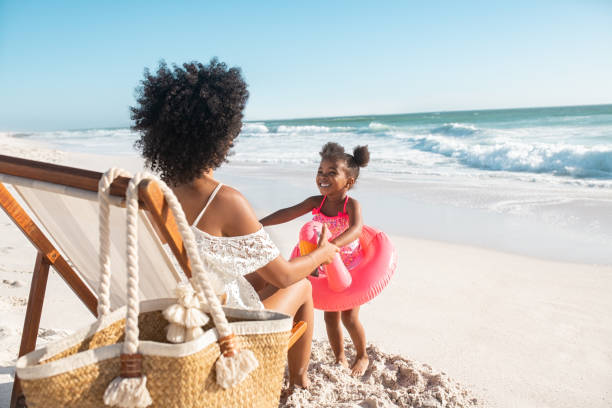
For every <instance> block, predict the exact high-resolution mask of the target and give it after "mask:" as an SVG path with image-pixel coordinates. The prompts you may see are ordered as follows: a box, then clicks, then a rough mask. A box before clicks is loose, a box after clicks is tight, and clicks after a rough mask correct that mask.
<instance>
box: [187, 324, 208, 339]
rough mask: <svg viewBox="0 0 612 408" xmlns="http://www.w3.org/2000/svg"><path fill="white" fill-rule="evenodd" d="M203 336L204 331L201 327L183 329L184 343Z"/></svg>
mask: <svg viewBox="0 0 612 408" xmlns="http://www.w3.org/2000/svg"><path fill="white" fill-rule="evenodd" d="M203 334H204V330H202V328H201V327H189V328H187V329H185V341H186V342H187V341H191V340H194V339H197V338H198V337H200V336H201V335H203Z"/></svg>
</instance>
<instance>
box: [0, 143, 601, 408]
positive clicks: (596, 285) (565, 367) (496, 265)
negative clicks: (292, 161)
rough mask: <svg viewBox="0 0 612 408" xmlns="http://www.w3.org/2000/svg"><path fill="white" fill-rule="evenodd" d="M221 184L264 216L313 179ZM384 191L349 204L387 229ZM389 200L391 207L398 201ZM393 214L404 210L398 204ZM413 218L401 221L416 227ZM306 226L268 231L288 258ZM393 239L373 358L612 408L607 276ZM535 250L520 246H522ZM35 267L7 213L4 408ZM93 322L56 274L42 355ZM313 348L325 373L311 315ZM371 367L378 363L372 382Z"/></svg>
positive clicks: (492, 397) (260, 173) (513, 395)
mask: <svg viewBox="0 0 612 408" xmlns="http://www.w3.org/2000/svg"><path fill="white" fill-rule="evenodd" d="M11 143H12V144H11V145H10V146H9V145H7V146H6V149H5V146H4V145H3V154H13V155H21V156H25V157H28V158H34V159H44V160H48V161H55V162H59V163H62V164H68V165H76V166H81V167H87V168H90V169H94V170H99V171H104V170H106V168H107V167H108V164H109V163H111V162H112V163H113V164H116V165H119V166H122V167H124V168H127V169H128V170H131V171H136V170H138V169H139V167H140V166H141V163H140V162H139V161H138V160H136V159H134V158H129V157H120V158H111V159H109V158H104V157H96V156H86V155H82V154H74V153H60V152H54V151H51V152H49V151H45V150H42V149H41V150H36V152H37V153H32V150H30V149H28V148H27V145H23V146H20V145H16V144H15V143H14V142H11ZM24 143H25V142H24ZM218 176H219V178H220V179H223V180H224V181H225V182H226V183H227V184H231V185H234V186H235V187H237V188H238V189H240V190H241V191H243V192H244V194H245V195H246V196H247V198H248V199H249V200H250V202H251V203H252V205H253V207H254V208H255V210H256V212H257V214H258V215H261V216H263V215H265V214H267V213H268V212H270V211H272V210H275V209H277V208H279V207H282V206H285V205H287V204H289V203H292V202H295V201H297V200H298V199H300V198H304V197H303V191H300V186H304V185H308V186H309V185H310V184H311V181H310V175H309V174H308V173H306V172H304V173H296V174H291V175H290V177H289V176H284V177H286V178H284V179H283V181H284V182H286V184H287V186H286V188H284V189H282V190H279V188H278V184H279V183H277V182H275V179H274V178H272V177H269V174H268V173H267V172H266V171H264V170H257V169H249V170H248V171H245V170H243V169H242V170H241V169H236V168H232V166H231V165H226V166H225V167H224V168H223V170H222V171H220V172H219V173H218ZM291 183H294V184H293V185H290V184H291ZM378 191H379V190H377V186H376V185H373V184H369V183H367V182H366V183H363V184H362V185H361V186H360V187H359V188H358V189H356V190H355V193H354V195H355V196H356V197H358V198H360V197H364V202H365V203H366V204H364V208H365V211H367V212H366V214H365V219H366V223H371V224H372V225H375V226H381V227H382V228H383V229H384V227H385V225H387V226H389V224H390V223H392V222H393V219H392V218H391V219H390V217H389V216H388V214H387V216H386V217H385V213H384V211H382V210H380V208H381V207H380V206H379V207H378V208H376V207H375V205H374V204H372V205H370V206H368V205H367V203H368V202H369V201H368V200H369V199H368V197H369V196H370V195H376V193H377V192H378ZM299 194H302V196H298V195H299ZM386 198H387V201H390V202H393V200H394V196H393V194H392V193H390V194H389V195H386ZM381 205H382V204H381ZM396 205H400V204H397V200H396ZM415 211H416V210H414V209H413V211H411V212H405V213H402V217H404V218H406V219H418V218H419V216H420V214H419V213H418V212H415ZM303 221H304V220H303V219H299V220H295V221H293V222H291V223H288V224H284V225H281V226H277V227H273V228H270V233H271V235H272V237H273V239H274V240H275V242H276V243H277V244H278V246H279V247H280V249H281V252H282V253H283V254H285V255H287V254H288V253H289V252H290V250H291V248H292V246H293V245H294V244H295V236H296V234H297V231H298V229H299V226H300V225H301V223H302V222H303ZM415 222H416V221H415ZM458 225H461V222H460V221H458ZM490 228H494V226H490ZM387 230H388V231H389V232H390V236H391V239H392V241H393V243H394V244H395V246H396V249H397V252H398V255H399V263H398V265H399V266H398V269H397V272H396V274H395V276H394V277H393V279H392V281H391V283H390V284H389V286H388V287H387V288H386V289H385V291H383V293H382V294H381V295H380V296H378V297H377V298H376V299H374V300H373V301H371V302H370V303H368V304H367V305H364V306H363V307H362V309H361V310H362V311H361V316H362V321H363V324H364V327H365V329H366V335H367V338H368V342H370V343H371V344H372V346H371V347H373V348H372V350H374V349H375V350H376V352H378V351H384V352H385V353H389V354H390V355H401V358H402V359H405V360H406V361H410V362H411V364H416V365H418V366H419V367H422V366H423V365H426V366H428V367H430V369H431V372H432V373H434V374H435V373H444V376H445V378H448V379H449V384H451V382H450V381H451V379H452V384H460V386H459V385H457V387H460V389H466V390H469V391H470V393H471V394H473V396H474V398H476V399H477V400H478V403H479V404H481V405H482V406H487V407H500V408H501V407H556V408H563V407H568V408H569V407H587V406H588V407H602V408H603V407H609V406H610V405H611V404H612V346H611V345H612V314H611V313H610V310H612V297H611V296H610V292H611V291H612V266H610V265H609V264H605V263H602V264H587V263H578V262H569V261H559V260H551V259H543V258H544V257H542V258H537V257H533V256H526V255H524V254H523V255H519V254H515V253H510V252H504V251H500V250H495V249H491V248H488V247H487V246H486V245H483V246H476V245H473V242H471V241H470V240H465V242H454V243H450V242H443V241H440V240H431V239H424V238H422V237H415V236H413V235H410V234H409V233H400V232H401V231H398V230H397V228H391V227H389V228H387ZM532 239H533V238H532V237H528V236H526V237H525V241H526V242H528V241H530V240H532ZM578 250H579V251H582V250H583V249H582V248H579V249H578ZM547 258H548V257H547ZM34 259H35V251H34V249H33V248H32V246H31V245H30V244H29V242H28V241H27V240H26V239H25V237H23V236H22V234H21V233H20V232H19V231H18V230H17V228H16V227H15V226H14V225H13V224H12V223H11V222H10V220H9V219H8V218H7V217H6V215H5V214H4V213H3V212H1V213H0V313H1V316H2V318H1V319H0V407H7V406H8V403H9V399H10V391H11V387H12V381H13V375H14V374H13V373H14V364H15V360H16V356H17V352H18V348H19V339H20V334H21V327H22V324H23V316H24V313H25V307H26V302H27V296H28V290H29V284H30V278H31V271H32V268H33V265H34ZM91 320H92V317H91V315H89V313H88V312H87V310H86V309H85V307H84V306H82V305H81V304H80V303H79V302H78V301H77V298H76V297H75V296H74V295H73V294H72V293H71V292H70V290H69V289H68V288H67V287H66V285H65V284H64V283H63V282H62V281H61V279H60V278H59V277H58V276H57V274H56V273H52V274H51V276H50V279H49V286H48V289H47V296H46V298H45V304H44V308H43V316H42V321H41V330H40V335H39V344H42V343H43V342H45V341H49V340H53V339H57V338H60V337H61V336H62V335H65V334H66V333H69V332H71V331H73V330H75V329H77V328H79V327H81V326H83V325H84V324H86V323H87V322H90V321H91ZM315 338H316V339H317V340H319V342H318V343H317V344H319V346H318V347H317V349H316V350H317V351H316V353H315V356H314V357H315V358H316V359H318V360H316V363H317V364H319V366H317V367H320V366H321V364H323V365H325V364H324V363H321V361H324V360H325V358H324V356H325V352H326V351H325V347H326V343H325V341H324V340H325V328H324V323H323V320H322V314H321V313H317V315H316V326H315ZM317 353H318V354H317ZM381 361H382V360H381ZM381 364H382V363H381ZM406 364H408V363H406ZM374 368H375V365H374V364H372V366H371V369H370V373H369V375H373V374H372V369H374ZM379 368H380V367H379ZM319 371H320V370H319ZM319 371H317V373H319ZM317 375H319V374H317ZM432 375H433V374H432ZM317 378H319V377H317ZM453 386H455V385H453ZM302 397H303V395H302ZM304 398H306V400H307V399H308V396H306V397H304ZM368 398H369V397H368ZM368 398H366V397H364V398H362V399H361V400H359V401H354V402H353V403H352V404H353V405H350V404H349V405H346V406H387V405H384V404H387V403H390V402H388V401H387V400H386V399H384V398H382V397H380V398H378V397H377V396H376V395H374V396H372V398H369V399H368ZM377 398H378V399H377ZM385 398H386V397H385ZM311 402H312V401H311ZM304 404H306V403H304ZM313 404H314V405H312V406H317V405H316V403H313ZM296 406H297V405H296ZM319 406H324V404H320V405H319ZM448 406H451V405H450V404H449V405H448Z"/></svg>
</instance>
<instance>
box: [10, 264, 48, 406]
mask: <svg viewBox="0 0 612 408" xmlns="http://www.w3.org/2000/svg"><path fill="white" fill-rule="evenodd" d="M49 266H50V262H49V260H48V259H47V257H46V256H45V254H43V253H42V252H38V254H37V255H36V264H35V265H34V272H33V273H32V283H31V284H30V295H29V296H28V308H27V309H26V314H25V319H24V321H23V331H22V334H21V345H20V347H19V357H21V356H23V355H24V354H27V353H29V352H30V351H33V350H34V349H35V348H36V338H37V337H38V328H39V327H40V316H41V315H42V307H43V302H44V300H45V291H46V289H47V280H48V278H49ZM23 398H24V397H23V393H22V391H21V386H20V384H19V379H18V378H17V376H16V375H15V381H14V382H13V392H12V393H11V405H10V406H11V407H16V406H17V405H18V404H17V403H18V401H21V400H23Z"/></svg>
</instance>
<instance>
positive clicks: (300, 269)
mask: <svg viewBox="0 0 612 408" xmlns="http://www.w3.org/2000/svg"><path fill="white" fill-rule="evenodd" d="M330 236H331V233H330V232H329V229H328V228H327V226H326V225H324V226H323V230H322V232H321V238H320V240H319V246H318V247H317V249H315V250H314V251H312V252H311V253H309V254H308V255H304V256H300V257H297V258H293V259H291V260H290V261H287V260H286V259H285V258H283V257H282V256H278V257H276V258H275V259H273V260H272V261H271V262H270V263H268V264H267V265H266V266H264V267H262V268H260V269H258V270H257V273H258V274H259V276H261V277H262V278H263V279H264V280H266V281H267V282H269V283H271V284H272V285H274V286H276V287H277V288H286V287H287V286H289V285H292V284H294V283H295V282H298V281H299V280H302V279H304V278H305V277H307V276H308V275H310V273H311V272H312V271H313V270H315V269H316V268H317V267H318V266H319V265H321V264H326V263H329V262H331V261H332V260H333V257H334V256H335V255H336V253H338V251H339V248H338V247H337V246H336V245H334V244H332V243H331V242H330V241H329V237H330Z"/></svg>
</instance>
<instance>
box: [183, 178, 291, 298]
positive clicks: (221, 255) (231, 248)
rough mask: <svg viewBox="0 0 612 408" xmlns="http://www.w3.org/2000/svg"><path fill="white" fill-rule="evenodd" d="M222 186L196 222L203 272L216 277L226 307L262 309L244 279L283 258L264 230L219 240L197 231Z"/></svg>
mask: <svg viewBox="0 0 612 408" xmlns="http://www.w3.org/2000/svg"><path fill="white" fill-rule="evenodd" d="M222 185H223V184H222V183H219V185H218V186H217V187H216V188H215V190H214V191H213V192H212V194H211V195H210V198H209V199H208V202H207V203H206V205H205V206H204V208H203V209H202V211H201V212H200V214H199V215H198V217H197V218H196V219H195V221H194V222H193V224H192V225H191V228H192V230H193V232H194V235H195V239H196V243H197V245H198V249H199V250H200V256H201V258H202V263H203V264H204V269H205V270H206V272H208V273H210V274H211V275H213V276H214V278H213V279H211V280H212V281H213V285H214V286H216V291H220V292H225V293H226V294H227V301H226V305H227V306H230V307H239V308H247V309H263V304H262V303H261V301H260V300H259V296H258V295H257V292H255V290H254V289H253V287H252V286H251V284H250V283H249V282H248V281H247V280H246V279H245V278H244V275H246V274H249V273H251V272H255V271H256V270H257V269H259V268H261V267H262V266H265V265H267V264H268V263H269V262H270V261H272V260H273V259H274V258H276V257H277V256H279V255H280V251H279V250H278V248H277V247H276V245H275V244H274V242H272V240H271V239H270V236H269V235H268V233H267V232H266V230H264V228H263V227H261V228H260V229H259V230H258V231H256V232H254V233H252V234H248V235H240V236H237V237H217V236H215V235H210V234H209V233H207V232H204V231H202V230H200V229H198V228H197V227H196V225H198V223H199V222H200V219H202V216H203V215H204V213H205V212H206V209H207V208H208V206H209V205H210V203H211V202H212V200H213V199H214V198H215V196H216V195H217V192H218V191H219V190H220V189H221V186H222Z"/></svg>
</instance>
